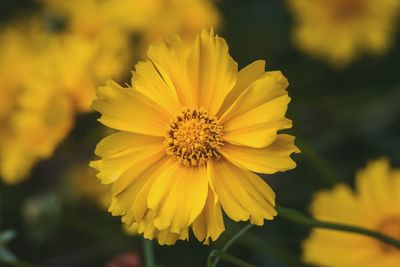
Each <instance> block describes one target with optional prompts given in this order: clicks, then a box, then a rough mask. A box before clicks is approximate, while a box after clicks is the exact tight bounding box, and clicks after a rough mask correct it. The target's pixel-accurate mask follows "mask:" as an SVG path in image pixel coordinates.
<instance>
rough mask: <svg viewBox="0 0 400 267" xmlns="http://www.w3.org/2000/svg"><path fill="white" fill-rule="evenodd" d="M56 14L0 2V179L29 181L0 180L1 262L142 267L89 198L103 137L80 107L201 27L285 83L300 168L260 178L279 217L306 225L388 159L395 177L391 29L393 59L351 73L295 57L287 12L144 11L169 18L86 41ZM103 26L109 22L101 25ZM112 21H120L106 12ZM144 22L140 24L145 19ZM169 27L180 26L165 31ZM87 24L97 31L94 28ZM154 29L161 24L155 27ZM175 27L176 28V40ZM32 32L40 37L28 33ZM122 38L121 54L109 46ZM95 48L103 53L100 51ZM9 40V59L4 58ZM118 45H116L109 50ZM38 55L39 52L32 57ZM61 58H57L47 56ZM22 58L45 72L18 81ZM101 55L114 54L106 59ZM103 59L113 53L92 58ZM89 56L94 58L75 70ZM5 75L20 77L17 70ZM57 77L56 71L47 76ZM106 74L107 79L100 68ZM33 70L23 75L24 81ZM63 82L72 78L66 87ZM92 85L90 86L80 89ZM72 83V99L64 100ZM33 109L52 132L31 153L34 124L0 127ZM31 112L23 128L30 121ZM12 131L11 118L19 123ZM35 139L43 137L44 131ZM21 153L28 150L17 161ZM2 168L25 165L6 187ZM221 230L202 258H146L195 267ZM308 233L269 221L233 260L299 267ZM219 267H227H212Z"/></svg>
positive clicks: (133, 245)
mask: <svg viewBox="0 0 400 267" xmlns="http://www.w3.org/2000/svg"><path fill="white" fill-rule="evenodd" d="M57 2H59V1H54V2H53V3H52V1H50V0H48V1H47V0H43V1H30V0H20V1H12V0H2V1H0V23H1V27H2V29H1V30H2V35H1V37H0V38H1V40H2V41H1V43H0V49H1V50H0V53H1V54H0V105H1V106H2V107H6V105H8V104H9V103H11V102H13V101H15V103H14V104H10V105H13V106H12V107H11V108H10V110H12V111H10V110H7V111H4V114H5V115H3V113H2V112H3V109H2V108H1V107H0V138H1V139H2V140H3V141H1V142H0V151H1V152H0V153H1V154H0V166H1V167H0V168H2V169H1V170H0V171H2V172H3V173H2V176H4V177H6V176H7V175H10V177H16V176H18V175H17V174H15V173H16V172H17V171H22V168H24V167H23V166H22V164H25V163H26V158H31V159H32V160H31V161H30V162H29V163H26V164H27V165H30V167H26V169H27V170H26V173H27V174H25V175H24V178H21V179H19V178H15V179H18V181H20V182H19V183H15V184H14V183H13V182H12V183H11V184H10V183H9V182H6V180H7V179H6V178H4V179H3V182H2V180H1V179H0V232H3V233H4V232H5V231H6V230H12V231H14V233H15V234H16V235H15V238H13V239H12V240H10V241H9V242H7V244H3V243H2V242H1V239H0V257H12V255H11V254H10V255H8V254H7V253H9V252H11V253H12V254H13V255H15V256H16V257H18V258H19V259H22V260H24V261H29V262H32V263H36V264H38V265H39V266H59V267H63V266H66V267H67V266H76V267H80V266H82V267H83V266H107V267H109V266H113V267H118V266H131V267H133V266H145V263H144V260H143V251H142V239H141V237H140V236H133V235H129V234H127V233H126V232H125V231H124V230H123V229H122V227H121V223H120V218H118V217H112V216H111V215H110V214H109V213H108V212H107V211H106V208H105V207H106V206H107V203H108V201H109V200H108V196H107V194H106V193H105V192H106V191H107V189H104V188H102V187H101V186H99V182H98V181H97V180H96V178H95V172H94V171H93V170H91V169H89V168H88V167H87V165H88V163H89V161H90V160H93V159H94V155H93V151H94V148H95V146H96V144H97V143H98V142H99V140H100V139H101V138H102V137H104V136H105V135H107V134H108V133H109V132H107V130H105V127H103V126H102V125H100V123H98V122H97V121H96V119H97V118H98V117H99V114H96V113H94V112H92V111H91V109H90V101H91V94H93V90H94V88H95V87H96V86H99V85H103V84H104V83H105V81H106V80H107V79H108V78H112V79H116V80H118V81H120V82H124V83H125V82H126V83H130V71H131V70H132V69H133V66H134V64H135V63H136V62H137V61H138V60H139V59H142V58H143V55H144V51H145V49H146V48H147V46H148V44H149V43H152V42H153V41H158V40H159V39H160V38H161V37H162V36H163V35H164V34H171V33H178V34H185V35H184V40H185V39H187V40H188V42H189V41H190V40H191V39H193V36H194V34H196V33H197V32H198V31H200V29H201V28H202V27H203V26H204V27H207V26H212V25H214V26H215V27H216V29H217V32H218V33H219V35H221V36H223V37H224V38H225V39H226V41H227V43H228V44H229V47H230V53H231V55H232V57H233V58H234V59H235V60H237V62H238V64H239V67H240V68H242V67H244V66H246V65H247V64H249V63H251V62H253V61H254V60H257V59H263V60H266V62H267V64H266V68H267V70H281V71H282V72H283V74H284V75H285V76H286V77H287V78H288V80H289V84H290V85H289V88H288V91H289V95H290V96H291V98H292V101H291V103H290V104H289V109H288V114H287V117H288V118H290V119H291V120H293V122H294V126H293V128H292V129H290V130H289V131H286V132H287V133H290V134H292V135H294V136H296V144H297V145H298V147H299V148H300V149H301V150H302V153H301V154H296V155H294V156H293V157H294V160H295V161H296V162H297V168H296V169H294V170H290V171H287V172H285V173H278V174H274V175H263V178H264V179H265V180H266V181H268V183H269V184H270V185H271V187H272V188H273V189H274V191H275V192H276V196H277V202H278V203H280V204H282V205H284V206H287V207H292V208H297V209H299V210H302V211H304V212H307V207H308V204H309V202H310V200H311V199H312V196H313V193H314V192H316V191H318V190H320V189H328V188H332V187H333V186H334V185H335V184H337V183H347V184H350V185H353V183H354V175H355V173H356V171H357V170H359V169H360V168H362V167H363V166H365V164H366V162H367V161H369V160H371V159H375V158H378V157H382V156H384V157H387V158H388V159H390V161H391V163H392V165H393V166H395V167H399V166H400V149H399V148H400V116H399V114H400V105H399V104H400V101H399V99H400V80H399V73H398V72H399V69H400V45H399V44H400V38H399V37H400V34H399V30H398V27H397V26H398V25H399V19H398V18H397V20H395V26H394V27H393V28H394V29H395V30H393V33H392V39H393V41H392V45H391V46H390V47H389V48H388V49H387V51H386V52H385V53H382V54H380V55H370V54H368V53H364V54H361V55H360V56H359V57H357V58H354V60H352V61H351V62H350V63H348V64H346V65H340V66H338V65H335V64H330V62H329V61H326V60H324V59H323V58H321V57H313V56H310V55H309V54H307V53H304V52H302V50H301V49H299V46H298V43H297V42H298V41H296V39H295V38H294V37H293V36H294V35H293V31H294V27H295V24H296V19H295V17H294V15H293V14H292V13H291V12H290V9H289V5H288V2H287V1H278V0H268V1H265V0H252V1H245V0H235V1H226V0H225V1H224V0H220V1H215V2H208V1H207V3H208V4H209V5H210V7H208V6H207V7H204V10H203V7H199V8H198V9H197V8H196V9H193V10H192V12H193V13H191V14H192V15H191V16H189V17H188V16H187V15H186V14H185V13H184V12H185V11H182V10H189V9H190V8H185V9H182V8H180V7H168V8H169V9H167V7H150V8H149V9H151V10H152V11H154V10H155V9H156V8H159V9H160V10H167V11H165V12H164V13H162V12H161V11H157V12H159V13H157V14H153V13H154V12H153V13H152V12H150V13H151V16H150V15H143V16H150V18H151V19H152V21H151V23H150V22H136V21H135V22H134V23H133V22H127V21H122V20H121V21H117V20H114V19H112V20H110V21H112V23H116V24H119V25H122V26H121V27H120V29H118V30H115V29H109V32H107V34H109V35H102V34H99V30H98V29H97V28H92V25H88V26H87V27H88V28H85V29H83V30H82V31H81V29H80V28H79V29H75V28H74V27H75V26H71V25H72V24H71V22H70V21H69V20H68V16H69V13H68V12H65V13H64V11H65V10H64V11H63V9H62V7H61V6H62V5H58V6H57V4H56V3H57ZM111 2H112V1H111ZM138 2H140V1H138ZM154 2H156V1H154ZM177 2H179V1H177ZM194 2H196V1H193V3H191V4H189V5H190V7H193V6H194V5H195V4H194ZM197 2H198V1H197ZM205 2H206V1H205ZM52 4H54V6H53V5H52ZM208 4H207V5H208ZM177 5H178V6H179V5H180V4H177ZM146 8H148V7H144V8H143V10H145V9H146ZM181 9H182V10H181ZM106 10H109V9H106ZM190 10H191V9H190ZM200 10H201V11H200ZM82 12H83V13H82V14H83V15H88V14H89V13H85V12H86V11H84V9H83V8H82ZM118 12H120V11H118ZM146 12H147V11H146ZM181 12H182V13H181ZM105 13H107V14H108V11H105ZM109 13H111V12H109ZM115 13H116V14H120V13H117V11H115ZM127 13H128V14H129V12H127ZM150 13H145V12H144V11H143V14H150ZM218 13H219V15H218ZM121 14H123V13H121ZM182 14H184V15H182ZM88 16H89V15H88ZM110 16H111V15H110ZM118 16H119V15H118ZM118 16H117V17H118ZM174 16H175V17H174ZM38 17H39V18H40V19H37V18H38ZM105 17H107V16H105ZM170 17H174V18H179V19H174V20H173V21H174V22H171V21H170V20H169V18H170ZM186 17H188V18H186ZM92 18H93V20H96V19H98V18H97V17H96V16H93V17H92ZM164 18H167V19H165V23H162V21H163V20H164ZM102 19H103V18H102ZM107 19H108V17H107V18H105V19H104V25H107V23H108V22H109V21H108V20H107ZM43 20H44V21H46V23H45V24H43V25H45V27H52V31H53V32H56V33H52V36H51V37H47V36H41V35H40V34H39V33H38V32H37V29H38V28H39V29H41V28H42V27H43V25H42V24H41V23H42V22H38V21H43ZM27 21H28V22H27ZM77 21H78V22H77V23H78V24H77V25H78V26H79V25H82V24H79V23H82V22H81V21H80V20H77ZM82 21H84V20H82ZM176 21H179V23H181V24H179V26H177V27H175V24H176V23H177V22H176ZM155 22H158V23H155ZM68 23H69V24H68ZM141 23H142V24H141ZM188 23H189V24H190V27H189V26H187V25H188ZM145 24H146V25H150V24H151V30H149V27H150V26H146V27H147V28H146V29H145V27H144V26H142V25H145ZM160 24H161V25H160ZM10 25H17V26H16V27H17V28H19V29H20V30H19V31H20V32H22V33H25V34H24V36H25V35H26V36H28V37H27V38H26V39H23V38H22V41H21V40H19V39H18V38H19V37H16V39H12V38H14V37H12V38H11V37H10V38H8V37H7V36H9V35H11V36H14V35H13V33H10V32H8V33H7V34H9V35H7V34H5V33H4V32H7V29H9V27H10ZM26 25H29V26H26ZM32 25H39V26H35V27H32V29H31V26H32ZM40 25H41V26H40ZM132 25H133V26H132ZM137 25H139V26H137ZM171 25H174V26H171ZM65 27H67V28H65ZM68 27H71V28H68ZM99 27H100V28H101V27H105V26H103V25H100V26H99ZM163 27H169V28H168V29H166V28H163ZM21 29H22V30H21ZM24 29H25V30H24ZM54 29H55V30H54ZM101 29H103V28H101ZM75 32H79V33H78V34H75ZM192 32H193V33H192ZM71 33H72V34H71ZM121 35H123V40H122V39H120V37H121ZM4 36H6V37H4ZM54 36H55V37H54ZM76 36H78V38H79V40H78V41H77V40H76ZM82 36H83V37H82ZM103 37H104V38H105V39H106V40H107V41H105V42H104V43H103V42H102V41H103V40H104V39H103ZM24 38H25V37H24ZM70 38H72V39H73V44H77V46H76V47H77V48H76V49H77V50H79V51H80V52H78V53H77V54H74V53H73V52H72V51H75V50H74V49H75V46H74V45H72V46H71V47H74V48H71V49H67V48H65V47H69V46H68V45H69V41H68V40H70ZM58 39H62V40H63V41H62V42H61V44H58V43H57V42H58ZM9 40H11V41H10V45H9V46H6V45H4V43H7V42H8V41H9ZM16 40H17V41H16ZM18 40H19V41H18ZM49 40H50V41H49ZM82 40H83V41H82ZM98 40H101V41H98ZM14 42H15V43H14ZM76 42H78V43H76ZM79 42H82V44H80V43H79ZM49 43H51V45H49ZM53 43H54V45H52V44H53ZM117 43H118V44H120V45H118V47H116V46H117ZM21 44H23V45H24V46H27V47H28V48H29V49H28V50H29V51H28V52H27V54H28V57H29V58H25V57H24V55H25V54H23V53H19V52H17V53H16V55H17V56H15V55H14V54H12V53H14V52H15V51H14V50H12V49H11V48H15V47H17V46H18V45H21ZM41 46H43V47H45V49H41V48H40V47H41ZM47 46H49V48H47ZM59 46H60V47H62V49H64V48H65V49H66V50H56V49H58V48H57V47H59ZM10 47H11V48H10ZM31 47H35V49H34V50H33V53H36V51H40V53H43V57H42V58H40V60H39V61H40V62H44V63H43V64H38V65H35V64H36V63H35V64H33V65H32V66H33V67H32V66H28V67H27V68H29V71H25V65H24V64H22V63H25V62H24V61H25V60H29V61H35V60H38V59H37V58H36V59H32V55H31V54H32V51H30V48H31ZM37 47H39V48H37ZM54 47H55V48H54ZM99 47H100V48H99ZM110 47H112V48H113V49H114V48H115V47H116V48H115V49H116V50H117V52H115V51H114V50H111V48H110ZM53 48H54V53H56V54H57V51H59V53H61V55H57V56H62V57H59V58H58V57H55V56H54V57H53V56H49V57H47V56H48V53H47V52H46V51H48V50H51V49H53ZM85 49H87V50H85ZM107 49H109V50H107ZM42 50H43V51H42ZM81 50H82V51H81ZM10 51H11V52H10ZM13 51H14V52H13ZM17 51H18V50H17ZM104 51H111V52H109V53H108V52H106V53H105V54H103V52H104ZM70 52H71V54H69V53H70ZM114 52H115V53H114ZM6 54H7V55H8V54H10V55H11V54H12V55H13V57H11V59H8V57H6ZM89 54H90V55H92V54H93V55H96V56H93V58H90V60H89V59H86V56H87V55H89ZM40 55H42V54H40ZM99 55H100V56H99ZM3 58H4V59H3ZM7 60H10V61H9V62H11V63H8V61H7ZM79 60H81V61H82V62H83V61H85V60H89V61H90V62H89V61H88V62H89V63H87V64H86V65H85V67H84V68H83V67H82V68H80V67H79V66H80V65H79V66H78V63H77V62H78V61H79ZM15 61H18V62H16V63H18V64H14V63H15ZM5 62H6V63H5ZM57 64H59V65H62V68H59V69H58V65H57ZM112 64H116V66H115V67H111V65H112ZM42 65H45V67H43V69H44V70H43V71H42V72H37V71H38V68H39V67H38V66H42ZM49 66H50V68H49V69H50V70H51V71H53V70H54V69H56V72H57V75H58V76H57V75H56V76H54V77H53V76H51V75H50V74H48V73H49V72H50V71H49V70H47V68H48V67H49ZM77 66H78V67H77ZM31 68H32V69H34V70H32V71H31V70H30V69H31ZM7 71H8V72H7ZM13 71H15V72H13ZM74 71H75V72H77V74H75V73H74ZM26 72H29V78H27V81H28V82H24V83H21V84H18V86H17V87H18V90H21V91H22V92H24V93H25V92H28V93H26V96H25V97H24V98H23V99H24V100H21V98H19V100H13V99H14V98H13V97H14V95H16V94H20V91H18V93H15V92H14V91H12V92H11V91H7V90H9V88H10V86H9V84H14V82H16V83H17V82H18V83H19V82H20V81H19V78H20V77H22V76H23V75H25V73H26ZM39 75H43V76H45V77H48V76H46V75H49V77H51V78H48V79H49V82H47V81H46V80H44V81H45V82H44V83H42V82H43V81H42V80H39V81H38V80H37V79H36V78H37V77H38V76H39ZM62 75H66V76H68V75H69V76H68V77H67V78H65V79H64V78H63V77H61V76H62ZM89 76H90V77H91V79H90V80H86V79H85V78H87V77H89ZM32 77H34V78H32ZM70 77H72V78H71V79H69V78H70ZM75 77H79V78H76V79H75ZM70 81H73V82H71V83H70ZM50 83H51V84H52V85H53V86H52V88H51V89H49V91H51V95H49V94H47V93H46V94H37V92H38V91H40V90H43V87H44V86H49V84H50ZM72 83H73V86H70V84H72ZM33 85H34V86H33ZM11 87H12V86H11ZM20 88H22V89H20ZM26 88H28V89H26ZM82 95H84V96H82ZM26 99H30V100H26ZM43 99H50V100H48V103H51V105H48V104H46V105H45V107H43V108H42V107H37V108H36V106H35V107H34V108H33V110H39V109H40V113H39V115H38V118H40V119H44V120H46V122H48V121H50V122H51V123H50V124H46V127H44V126H43V128H41V129H42V131H41V132H40V133H37V136H38V137H37V139H34V140H31V139H29V140H28V141H29V142H28V141H26V142H25V139H27V138H25V135H26V134H28V135H30V137H31V136H32V135H33V134H36V132H37V129H36V126H35V125H36V124H32V125H33V126H32V128H31V129H30V128H24V127H25V126H26V125H27V124H29V123H31V121H32V120H33V119H29V120H28V119H26V121H25V120H21V121H19V120H18V119H15V118H13V120H12V121H13V122H12V123H10V120H9V118H10V116H11V115H9V114H13V112H14V111H15V109H16V108H15V107H18V109H20V106H21V105H27V106H29V108H30V107H31V106H32V105H33V104H31V103H30V101H32V102H35V103H36V102H40V101H41V100H43ZM60 99H62V100H60ZM64 100H65V101H66V102H65V103H69V104H65V105H66V106H65V108H64V106H62V105H64V104H57V105H56V104H55V103H58V102H61V103H64V102H62V101H64ZM43 101H44V100H43ZM27 102H29V103H27ZM21 103H22V104H21ZM46 103H47V102H46ZM71 103H72V104H71ZM55 105H56V106H55ZM60 106H62V109H61V111H59V107H60ZM5 109H6V108H4V110H5ZM30 110H31V109H28V111H26V112H24V113H23V115H24V116H27V115H26V114H28V115H29V114H30V113H29V112H30ZM49 115H50V116H49ZM20 117H22V115H19V116H18V117H17V118H20ZM24 118H25V117H24ZM29 118H30V117H29ZM15 121H17V122H15ZM60 121H61V122H65V125H64V124H63V123H60ZM10 124H12V125H15V124H17V125H22V126H21V127H19V126H18V127H19V128H18V127H16V128H17V130H15V129H14V128H15V127H14V126H13V127H14V128H13V130H12V131H10V130H8V128H9V125H10ZM38 125H39V126H37V127H39V128H40V127H41V126H40V125H42V124H38ZM53 126H54V127H57V130H54V129H55V128H53ZM60 127H61V129H62V130H60ZM19 129H22V130H19ZM14 131H15V132H14ZM58 131H60V133H58ZM20 132H23V134H21V135H18V136H21V137H20V138H19V139H18V140H14V139H15V138H11V137H15V136H17V134H19V133H20ZM50 133H51V134H50ZM47 134H49V135H47ZM9 136H11V137H10V138H9ZM8 140H11V141H8ZM21 140H22V141H21ZM43 140H45V141H46V142H44V141H43ZM21 142H22V143H24V145H25V144H26V143H28V144H29V146H24V147H23V148H20V147H19V146H22V145H20V144H21ZM13 144H15V145H13ZM35 149H40V153H39V152H38V153H36V152H35V153H33V152H32V151H33V150H35ZM4 151H5V152H4ZM8 151H12V152H15V151H20V153H19V154H17V155H15V153H17V152H15V153H11V152H8ZM12 156H14V157H21V158H23V159H21V160H20V159H19V158H18V159H15V160H13V161H12V163H13V162H19V163H18V164H17V163H15V164H16V167H15V169H16V171H10V172H8V174H7V173H6V174H5V170H6V168H8V167H9V168H10V169H11V167H10V166H11V165H12V164H11V163H10V164H6V163H5V162H8V161H7V160H8V159H9V158H11V157H12ZM10 161H11V160H10ZM28 169H29V170H28ZM7 170H8V169H7ZM24 172H25V171H24ZM10 173H11V174H10ZM14 174H15V175H14ZM10 179H11V178H10ZM225 222H226V229H227V230H226V231H225V232H224V233H223V234H222V235H221V237H220V238H219V239H218V241H217V242H215V243H213V244H211V245H209V246H205V245H202V244H201V243H199V242H198V241H197V240H195V238H194V237H193V236H191V237H190V241H189V242H182V241H179V242H177V244H176V245H174V246H158V245H156V246H155V257H156V263H157V266H174V267H179V266H182V267H186V266H193V267H196V266H205V263H206V258H207V255H208V254H209V252H210V251H211V250H212V248H214V247H215V248H221V247H222V246H223V244H225V243H226V241H227V240H228V239H229V238H230V237H232V236H233V235H234V234H235V233H236V232H238V231H239V230H240V229H241V228H242V227H244V226H245V224H243V223H235V222H232V221H230V220H228V219H227V218H225ZM6 233H7V232H6ZM8 233H9V232H8ZM308 233H309V229H308V228H306V227H303V226H299V225H295V224H293V223H291V222H288V221H286V220H284V219H281V218H279V217H277V218H276V219H275V220H274V221H267V222H266V223H265V225H264V226H263V227H253V228H252V229H251V231H250V232H248V233H247V234H245V235H244V236H243V237H242V238H240V239H239V240H238V241H237V242H236V243H235V244H234V246H232V248H231V249H230V253H231V254H232V255H235V256H237V257H239V258H241V259H243V260H246V261H248V262H251V263H253V264H254V265H256V266H271V267H286V266H288V267H290V266H308V265H305V264H304V263H302V261H301V258H300V255H301V242H302V240H304V239H305V238H306V237H307V236H308ZM0 236H1V235H0ZM4 243H5V242H4ZM6 248H7V249H6ZM3 250H4V252H2V251H3ZM2 255H3V256H2ZM0 265H1V264H0ZM27 266H28V265H27ZM220 266H231V265H229V264H228V263H221V265H220Z"/></svg>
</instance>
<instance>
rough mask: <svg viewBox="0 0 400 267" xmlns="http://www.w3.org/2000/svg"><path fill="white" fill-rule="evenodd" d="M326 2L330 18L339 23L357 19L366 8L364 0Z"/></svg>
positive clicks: (329, 0) (330, 0)
mask: <svg viewBox="0 0 400 267" xmlns="http://www.w3.org/2000/svg"><path fill="white" fill-rule="evenodd" d="M326 2H327V3H326V4H327V5H326V7H327V8H328V10H329V14H330V16H331V17H332V18H333V19H334V20H336V21H339V22H342V21H345V20H347V19H352V18H354V17H358V16H359V15H361V14H363V12H364V10H365V8H366V5H365V3H364V0H327V1H326Z"/></svg>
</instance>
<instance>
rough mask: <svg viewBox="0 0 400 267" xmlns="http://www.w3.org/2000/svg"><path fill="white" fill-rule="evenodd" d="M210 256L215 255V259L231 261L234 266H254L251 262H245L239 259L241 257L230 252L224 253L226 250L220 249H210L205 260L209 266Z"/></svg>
mask: <svg viewBox="0 0 400 267" xmlns="http://www.w3.org/2000/svg"><path fill="white" fill-rule="evenodd" d="M211 257H217V259H222V260H224V261H226V262H229V263H232V264H234V265H236V266H239V267H255V266H254V265H252V264H250V263H248V262H245V261H244V260H241V259H239V258H237V257H235V256H232V255H230V254H228V253H226V252H224V251H222V250H213V251H211V253H210V257H209V259H208V261H207V266H208V267H210V266H211V260H210V259H211Z"/></svg>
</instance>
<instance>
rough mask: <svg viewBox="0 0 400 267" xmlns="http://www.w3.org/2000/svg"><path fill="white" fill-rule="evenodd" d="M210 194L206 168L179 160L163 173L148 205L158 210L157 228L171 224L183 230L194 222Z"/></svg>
mask: <svg viewBox="0 0 400 267" xmlns="http://www.w3.org/2000/svg"><path fill="white" fill-rule="evenodd" d="M207 193H208V179H207V173H206V168H205V167H204V166H199V167H196V168H191V167H185V166H183V165H182V164H179V163H178V162H176V163H175V165H173V166H172V167H170V168H169V169H168V170H166V171H165V172H164V173H163V174H161V175H160V177H159V179H158V180H157V181H156V182H155V183H154V185H153V187H152V188H151V190H150V193H149V195H148V206H149V208H150V209H152V210H155V211H156V213H157V215H156V217H155V219H154V225H155V226H156V228H158V229H160V230H163V229H165V228H168V227H170V228H171V232H173V233H180V232H181V231H182V230H183V229H185V228H187V227H188V226H189V225H191V224H192V223H193V221H194V220H195V219H196V217H197V216H198V215H199V214H200V212H201V210H202V209H203V207H204V205H205V202H206V198H207Z"/></svg>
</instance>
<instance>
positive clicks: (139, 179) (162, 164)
mask: <svg viewBox="0 0 400 267" xmlns="http://www.w3.org/2000/svg"><path fill="white" fill-rule="evenodd" d="M168 166H170V161H168V158H167V157H164V158H161V160H158V161H156V162H154V163H153V164H152V165H151V166H150V167H148V168H147V169H146V170H144V171H143V172H141V173H139V174H137V172H136V173H135V169H134V168H132V169H131V170H129V171H126V172H125V173H124V176H125V177H126V178H129V179H130V181H131V182H130V183H129V184H128V185H126V186H125V187H124V188H123V189H122V190H121V186H116V184H114V185H113V188H112V190H111V193H112V200H111V205H110V208H109V211H110V212H111V213H112V214H113V215H114V216H117V215H122V220H123V221H124V222H125V223H127V224H128V225H131V224H132V223H134V222H140V221H141V220H142V219H143V218H144V216H145V213H146V211H147V210H148V208H147V201H146V198H143V197H141V193H142V191H145V193H148V191H149V189H148V188H149V185H152V184H153V183H154V181H155V180H156V179H157V177H158V176H159V175H160V173H162V172H163V171H164V169H165V168H167V167H168ZM131 172H132V174H133V175H136V176H133V175H131ZM122 179H123V180H126V179H125V178H122ZM139 214H140V215H139Z"/></svg>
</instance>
